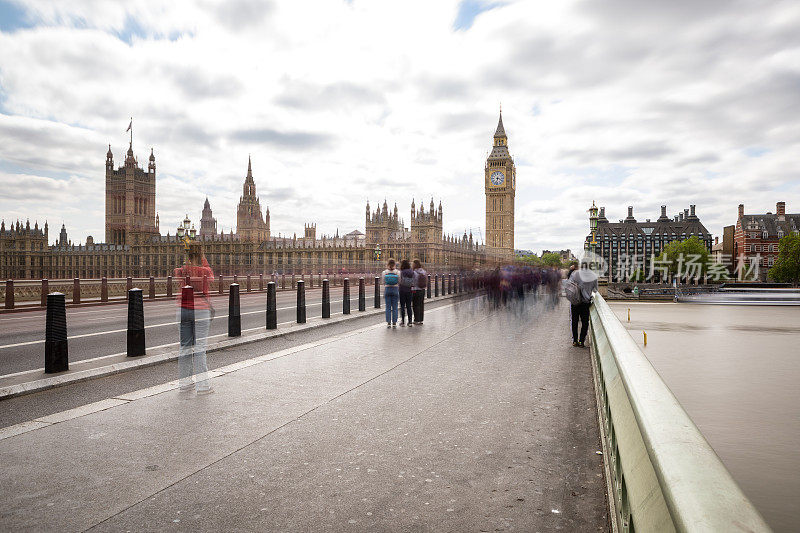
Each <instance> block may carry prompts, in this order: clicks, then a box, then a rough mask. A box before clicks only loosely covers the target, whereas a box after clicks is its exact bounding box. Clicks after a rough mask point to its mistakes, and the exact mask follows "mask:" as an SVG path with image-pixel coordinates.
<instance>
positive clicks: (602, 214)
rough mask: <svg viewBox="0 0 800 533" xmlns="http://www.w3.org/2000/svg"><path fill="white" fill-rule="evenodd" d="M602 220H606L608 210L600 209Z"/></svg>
mask: <svg viewBox="0 0 800 533" xmlns="http://www.w3.org/2000/svg"><path fill="white" fill-rule="evenodd" d="M600 218H606V208H605V207H601V208H600Z"/></svg>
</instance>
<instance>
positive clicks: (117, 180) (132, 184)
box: [105, 141, 158, 245]
mask: <svg viewBox="0 0 800 533" xmlns="http://www.w3.org/2000/svg"><path fill="white" fill-rule="evenodd" d="M105 218H106V242H107V243H109V244H121V245H133V244H139V243H142V242H146V241H148V240H150V239H151V238H152V237H154V236H156V235H158V222H157V215H156V157H155V155H153V150H152V149H151V150H150V160H149V164H148V165H147V171H146V172H145V170H144V169H143V168H141V167H139V163H138V161H137V160H136V158H135V157H134V156H133V141H131V144H130V145H129V146H128V153H127V156H126V157H125V164H124V165H122V166H121V167H119V168H118V169H116V170H115V169H114V155H113V154H112V153H111V145H110V144H109V145H108V152H107V153H106V217H105Z"/></svg>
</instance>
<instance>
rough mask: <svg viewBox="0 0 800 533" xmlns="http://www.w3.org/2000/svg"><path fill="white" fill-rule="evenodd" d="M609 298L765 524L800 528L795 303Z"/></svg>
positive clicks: (799, 328) (799, 347) (799, 321)
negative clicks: (653, 300) (654, 300)
mask: <svg viewBox="0 0 800 533" xmlns="http://www.w3.org/2000/svg"><path fill="white" fill-rule="evenodd" d="M609 304H610V305H611V308H612V309H613V310H614V312H615V313H616V315H617V317H618V318H619V319H620V321H622V323H623V325H625V326H626V327H627V328H628V330H629V333H630V334H631V336H632V337H633V339H634V340H635V341H636V342H637V343H638V344H639V346H640V347H642V349H643V351H644V353H645V354H646V355H647V357H648V359H649V360H650V361H651V363H652V364H653V366H654V367H655V368H656V370H657V371H658V373H659V374H660V375H661V377H662V378H663V379H664V381H665V382H666V383H667V385H668V386H669V387H670V389H672V392H673V394H675V396H676V397H677V398H678V401H680V403H681V405H683V408H684V409H685V410H686V412H687V413H688V414H689V416H690V417H691V418H692V420H693V421H694V423H695V424H696V425H697V427H698V428H700V431H701V432H702V433H703V435H704V436H705V437H706V439H707V440H708V441H709V443H710V444H711V446H712V447H713V448H714V450H715V451H716V452H717V455H719V457H720V458H721V459H722V461H723V463H725V465H726V466H727V468H728V470H729V471H730V472H731V474H732V475H733V477H734V478H735V479H736V481H737V482H738V483H739V485H740V486H741V487H742V490H744V492H745V493H746V494H747V496H748V497H749V498H750V499H751V500H752V502H753V503H754V504H755V506H756V507H757V508H758V510H759V511H760V512H761V513H762V515H764V518H765V519H766V521H767V522H768V523H769V524H770V526H772V528H774V529H775V531H781V532H783V531H798V530H799V529H800V507H799V506H798V505H797V502H798V501H800V307H790V306H735V305H698V304H689V303H671V302H663V303H662V302H652V303H650V302H621V301H610V302H609ZM628 309H630V319H631V320H630V322H628ZM642 332H647V346H646V347H644V346H643V335H642Z"/></svg>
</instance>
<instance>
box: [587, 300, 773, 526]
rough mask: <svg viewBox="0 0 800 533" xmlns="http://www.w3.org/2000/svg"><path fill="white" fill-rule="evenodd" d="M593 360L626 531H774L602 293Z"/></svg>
mask: <svg viewBox="0 0 800 533" xmlns="http://www.w3.org/2000/svg"><path fill="white" fill-rule="evenodd" d="M591 339H592V357H593V359H594V361H593V364H594V367H595V378H596V379H595V386H596V388H597V397H598V409H599V411H600V415H601V420H602V423H603V425H604V433H605V439H604V440H605V442H604V448H605V460H606V461H607V465H608V469H609V472H610V475H611V480H610V482H611V485H612V493H613V498H614V500H615V501H614V507H615V510H616V513H615V514H616V526H617V527H618V529H619V530H620V531H623V532H628V531H659V532H660V531H704V532H705V531H708V532H718V531H726V532H735V531H754V532H755V531H758V532H761V531H771V530H770V528H769V526H767V524H766V522H765V521H764V519H763V517H762V516H761V515H760V514H759V512H758V511H757V510H756V509H755V507H754V506H753V504H752V503H751V502H750V500H749V499H748V498H747V497H746V496H745V495H744V493H743V492H742V490H741V489H740V488H739V486H738V485H737V484H736V482H735V481H734V480H733V478H732V477H731V475H730V473H729V472H728V470H727V469H726V468H725V466H724V465H723V464H722V461H720V459H719V457H718V456H717V454H716V453H715V452H714V450H713V449H712V448H711V446H710V445H709V444H708V441H706V439H705V438H704V437H703V435H702V434H701V433H700V431H699V430H698V429H697V426H695V424H694V422H692V420H691V419H690V418H689V415H687V414H686V411H684V410H683V407H681V405H680V404H679V403H678V400H677V399H676V398H675V396H674V395H673V394H672V391H670V390H669V387H667V385H666V384H665V383H664V381H663V380H662V379H661V377H660V376H659V375H658V373H657V372H656V370H655V369H654V368H653V366H652V365H651V364H650V361H648V359H647V357H645V355H644V353H642V351H641V349H640V348H639V346H638V345H637V344H636V342H634V340H633V339H632V338H631V336H630V335H629V334H628V331H627V330H626V329H625V327H624V326H623V325H622V323H621V322H620V321H619V320H618V319H617V317H616V315H614V313H613V311H612V310H611V308H610V307H609V306H608V304H607V303H606V301H605V300H604V299H603V297H602V296H600V295H599V294H597V293H595V295H594V304H593V305H592V309H591Z"/></svg>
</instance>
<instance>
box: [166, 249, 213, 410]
mask: <svg viewBox="0 0 800 533" xmlns="http://www.w3.org/2000/svg"><path fill="white" fill-rule="evenodd" d="M173 276H174V277H175V278H176V279H179V280H182V281H183V282H184V283H185V280H186V279H187V278H188V280H189V285H190V286H191V287H192V293H193V294H192V296H193V297H192V298H191V299H189V298H187V299H185V300H184V298H183V291H181V292H180V293H179V296H178V322H179V324H180V351H179V355H178V383H179V387H180V392H183V393H187V392H191V390H192V389H193V388H195V387H196V389H197V394H199V395H203V394H209V393H211V392H214V391H213V390H212V389H211V386H210V385H209V383H208V365H207V363H206V340H207V338H208V328H209V326H210V324H211V319H212V318H213V312H214V307H213V306H212V305H211V301H210V300H209V297H208V292H209V284H210V283H211V281H212V280H213V279H214V272H213V271H212V270H211V267H210V266H209V264H208V261H206V258H205V255H203V246H202V244H200V243H191V244H189V245H188V246H187V247H186V263H185V264H184V265H183V266H182V267H180V268H176V269H175V271H174V272H173ZM193 381H196V383H193Z"/></svg>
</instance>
